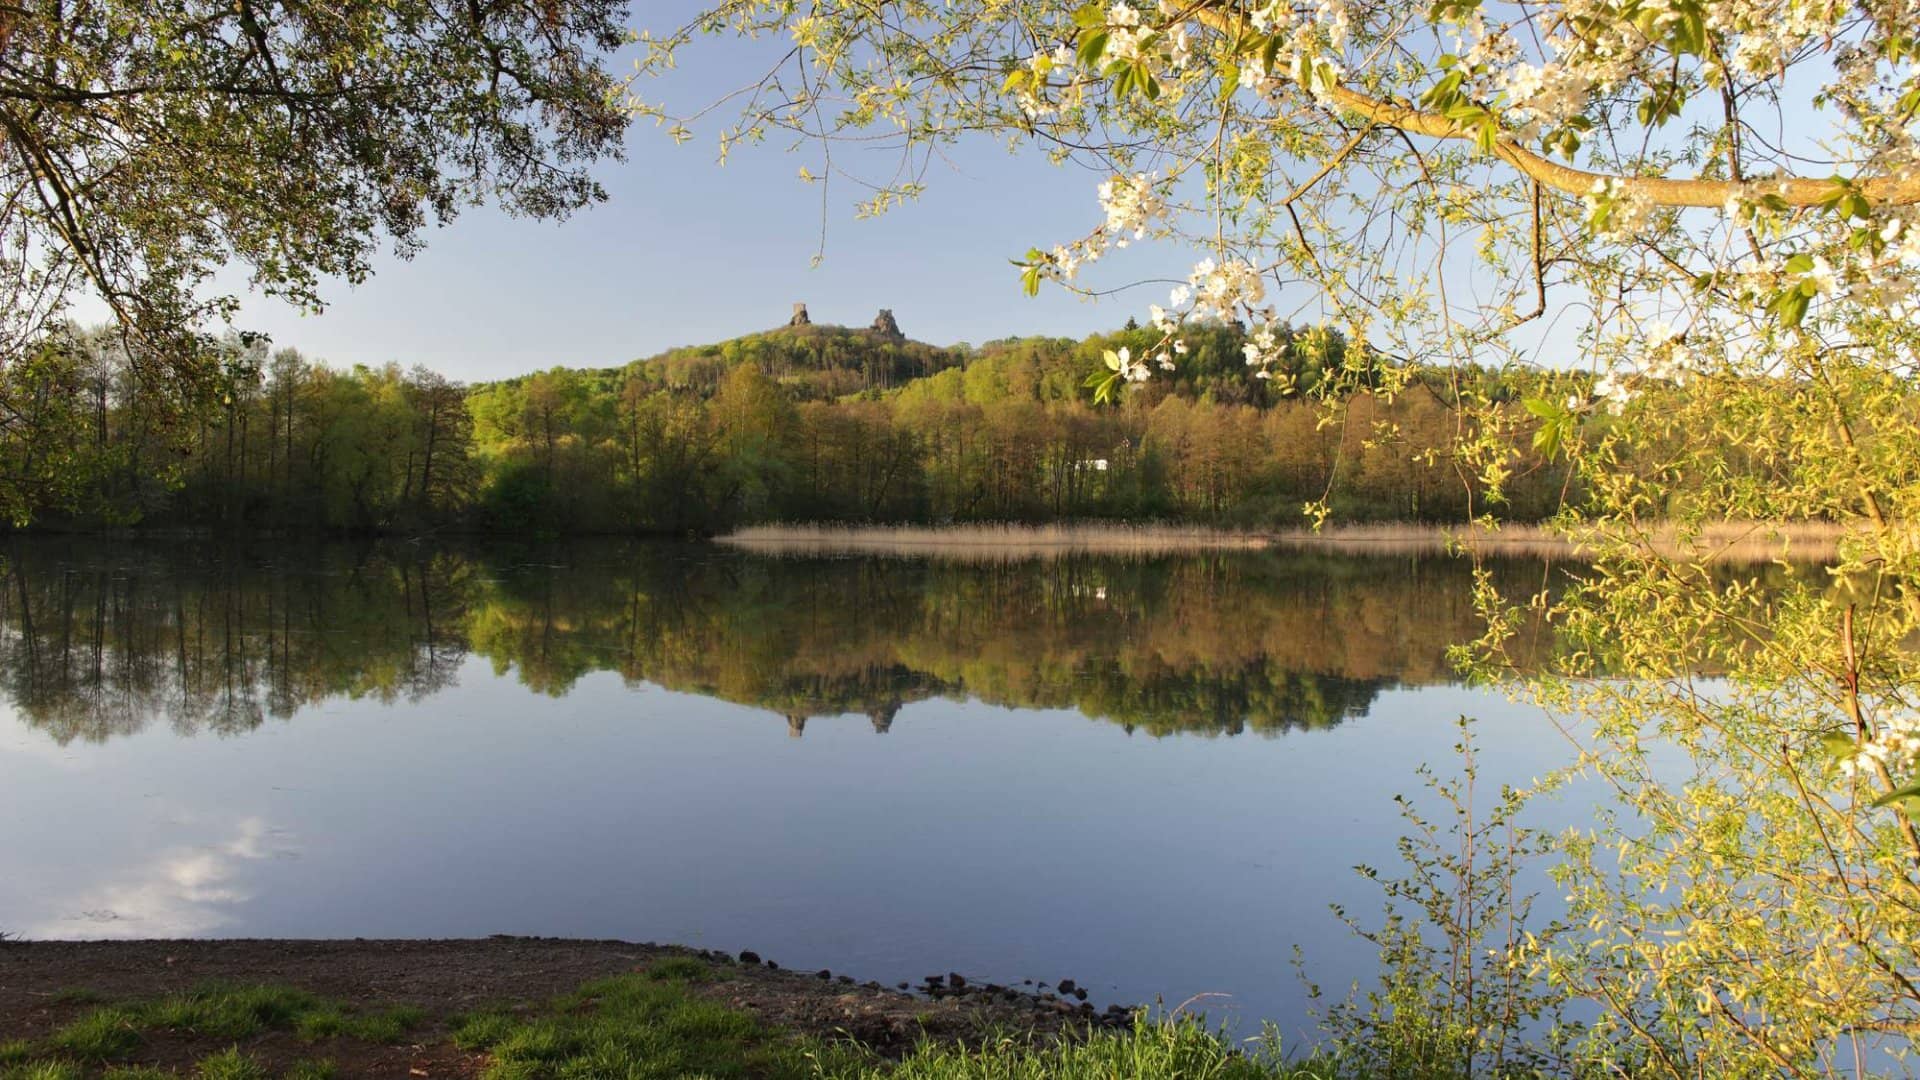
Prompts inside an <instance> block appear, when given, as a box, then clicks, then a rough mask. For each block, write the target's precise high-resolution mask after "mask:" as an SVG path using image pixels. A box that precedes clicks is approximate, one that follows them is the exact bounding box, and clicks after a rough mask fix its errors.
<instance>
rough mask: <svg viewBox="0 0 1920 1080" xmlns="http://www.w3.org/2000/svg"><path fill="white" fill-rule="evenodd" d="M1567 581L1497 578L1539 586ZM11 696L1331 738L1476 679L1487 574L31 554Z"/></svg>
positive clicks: (86, 547)
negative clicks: (988, 723) (1088, 726)
mask: <svg viewBox="0 0 1920 1080" xmlns="http://www.w3.org/2000/svg"><path fill="white" fill-rule="evenodd" d="M1543 569H1544V568H1543V567H1542V566H1541V565H1540V564H1530V565H1529V564H1517V563H1516V564H1512V565H1509V566H1502V567H1499V568H1497V573H1498V574H1500V575H1501V576H1503V577H1504V578H1506V579H1508V580H1507V584H1509V585H1511V586H1512V587H1513V588H1514V589H1516V590H1519V589H1521V588H1535V587H1538V586H1539V584H1540V583H1541V581H1542V580H1543ZM4 575H5V579H6V582H5V585H6V587H5V589H4V590H0V681H3V682H4V690H5V693H6V694H7V696H8V697H9V698H10V699H11V700H12V701H13V702H14V703H15V705H16V707H17V708H18V709H19V711H20V712H21V714H22V715H23V716H25V717H26V718H27V719H28V720H29V721H30V722H31V723H33V724H34V725H36V726H38V727H40V728H42V729H43V730H46V731H48V732H49V733H51V734H52V735H53V736H54V737H55V738H57V739H59V740H61V741H62V742H65V741H68V740H71V739H74V738H83V739H90V740H102V739H105V738H107V737H109V736H111V735H115V734H125V733H130V732H133V731H137V730H139V729H140V728H142V727H143V726H145V725H146V724H147V723H149V722H151V721H152V720H153V719H154V718H156V717H165V718H166V719H167V721H168V722H169V723H170V724H171V725H172V726H173V727H174V728H175V729H176V730H178V731H180V732H183V733H198V732H213V733H230V732H238V731H246V730H249V729H251V728H253V727H256V726H258V725H259V724H260V723H262V722H263V721H264V719H265V718H266V717H268V716H274V717H286V716H289V715H291V714H292V713H293V712H294V711H296V710H297V709H299V708H300V707H302V706H304V705H308V704H311V703H314V702H318V701H322V700H325V699H327V698H330V697H335V696H341V695H345V696H349V697H354V698H359V697H369V696H370V697H373V698H375V699H378V700H381V701H394V700H401V699H404V700H408V701H418V700H420V699H421V698H424V697H426V696H427V695H430V694H432V693H434V692H436V691H437V690H439V689H441V688H443V687H446V686H448V685H450V684H451V683H452V682H453V680H454V678H455V675H456V672H457V670H458V668H459V666H460V664H461V663H462V661H463V660H464V659H465V658H466V657H467V655H468V654H469V653H474V654H478V655H481V656H484V657H487V658H488V659H489V660H491V661H492V663H493V666H494V668H495V670H496V671H498V672H501V673H503V674H504V673H506V672H508V671H511V672H512V673H513V674H514V676H515V677H516V678H517V679H518V680H519V681H520V682H521V683H522V684H524V685H526V686H527V687H529V688H531V689H534V690H536V691H539V692H541V693H545V694H551V695H555V696H558V695H562V694H565V693H567V692H568V691H569V690H570V689H571V688H572V686H573V685H574V683H575V682H576V681H577V680H578V679H580V678H581V677H583V676H585V675H588V674H591V673H594V672H601V671H611V672H617V673H619V674H620V675H621V677H623V678H624V679H626V680H628V681H629V682H642V681H644V682H649V683H654V684H658V685H661V686H664V687H667V688H669V689H672V690H677V691H685V692H691V693H697V694H703V695H706V696H709V697H715V698H720V699H724V700H727V701H731V702H736V703H740V704H745V705H751V706H755V707H758V708H763V709H767V710H770V711H771V712H773V713H775V714H778V715H779V716H782V717H785V718H787V720H788V726H789V730H790V731H791V732H792V733H793V734H796V735H797V734H800V733H801V731H802V730H803V729H804V728H805V725H806V720H807V719H808V718H809V717H818V716H824V715H836V716H837V715H845V714H864V715H865V716H866V717H867V718H868V719H869V721H870V722H871V724H872V727H873V729H874V731H876V732H885V731H887V730H889V729H890V728H891V727H892V725H893V722H894V717H895V714H896V713H897V712H898V710H899V709H900V707H901V706H902V705H903V704H906V703H910V702H914V701H920V700H925V699H927V698H931V697H953V698H977V699H979V700H981V701H984V702H987V703H990V704H996V705H1006V706H1015V707H1025V708H1069V709H1078V710H1080V711H1082V712H1084V713H1086V714H1087V715H1090V716H1096V717H1101V718H1105V719H1108V720H1111V721H1113V722H1115V723H1118V724H1121V725H1123V726H1125V727H1126V728H1127V730H1129V731H1133V730H1143V731H1147V732H1150V733H1153V734H1165V733H1170V732H1181V731H1191V732H1205V733H1220V734H1237V733H1239V732H1242V731H1246V730H1253V731H1264V732H1275V731H1284V730H1288V729H1292V728H1316V727H1325V726H1329V725H1332V724H1337V723H1339V722H1340V721H1341V720H1343V719H1346V718H1348V717H1352V716H1358V715H1363V714H1364V713H1365V712H1366V710H1367V708H1368V707H1369V706H1370V705H1371V703H1372V701H1373V699H1374V697H1375V696H1376V695H1377V694H1378V693H1379V692H1380V690H1382V689H1383V688H1386V687H1390V686H1394V685H1419V684H1427V683H1432V682H1436V681H1444V680H1446V679H1447V678H1449V669H1448V668H1447V665H1446V660H1445V650H1446V647H1447V646H1448V645H1449V644H1451V643H1454V642H1457V641H1460V640H1463V639H1464V638H1466V637H1468V636H1471V635H1472V634H1474V633H1475V632H1476V631H1477V629H1478V626H1477V622H1476V620H1475V617H1474V614H1473V611H1472V606H1471V603H1470V599H1469V592H1468V591H1469V586H1470V574H1469V571H1468V569H1467V568H1466V566H1465V565H1463V564H1461V563H1457V562H1452V561H1446V560H1431V559H1428V560H1420V559H1354V558H1343V557H1332V556H1321V555H1301V554H1285V555H1282V554H1273V553H1254V554H1246V553H1234V554H1210V555H1203V556H1191V557H1181V558H1163V559H1150V560H1140V561H1128V560H1116V559H1111V558H1100V557H1083V558H1064V559H1056V560H1046V561H1036V562H1030V563H1008V564H976V565H956V564H939V563H928V562H915V561H907V560H895V559H845V558H842V559H831V558H819V559H766V558H759V557H755V556H750V555H745V554H741V553H737V552H731V551H725V550H720V549H714V548H671V547H663V546H657V545H655V546H648V545H639V544H576V545H572V546H569V547H565V548H561V549H558V550H556V551H540V552H534V553H525V552H518V553H516V552H512V551H501V550H471V551H470V550H458V549H452V548H444V549H435V548H422V547H419V546H416V545H406V544H395V545H375V546H346V545H337V546H329V547H322V548H313V549H310V550H305V551H288V550H286V549H276V550H272V551H260V550H243V551H226V552H209V551H207V550H206V549H205V548H204V547H200V546H194V545H185V544H182V545H150V544H140V545H128V544H123V545H115V544H107V543H92V544H85V543H83V544H73V543H70V542H66V541H59V542H55V541H50V540H32V541H20V542H17V543H15V544H14V546H13V547H12V549H11V550H10V552H9V554H8V557H7V560H6V563H5V567H4Z"/></svg>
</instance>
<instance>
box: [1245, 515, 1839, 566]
mask: <svg viewBox="0 0 1920 1080" xmlns="http://www.w3.org/2000/svg"><path fill="white" fill-rule="evenodd" d="M1848 535H1849V530H1848V528H1847V527H1846V526H1843V525H1837V524H1833V523H1830V522H1817V521H1799V522H1759V521H1720V522H1714V523H1711V524H1708V525H1705V526H1702V527H1701V528H1699V529H1698V530H1697V531H1696V532H1693V533H1683V532H1682V530H1681V529H1680V527H1679V526H1676V525H1668V524H1662V525H1655V526H1650V527H1649V528H1648V529H1647V530H1646V531H1645V532H1644V533H1643V534H1642V536H1641V538H1640V542H1641V543H1642V544H1643V546H1645V547H1646V548H1649V549H1651V550H1653V551H1654V552H1657V553H1658V554H1660V555H1663V556H1669V557H1671V556H1688V557H1691V556H1694V555H1700V556H1704V557H1705V558H1706V559H1707V561H1709V562H1723V563H1761V562H1771V561H1774V560H1778V559H1783V558H1784V559H1791V560H1793V561H1795V562H1808V563H1814V562H1831V561H1833V560H1835V559H1837V558H1838V557H1839V554H1840V544H1841V542H1842V541H1844V540H1845V539H1846V538H1847V536H1848ZM1270 539H1271V541H1272V543H1273V544H1274V545H1275V546H1277V547H1289V548H1317V549H1323V550H1334V551H1351V552H1354V553H1356V554H1357V553H1362V552H1364V553H1370V554H1378V555H1433V554H1441V553H1444V552H1447V551H1451V550H1455V549H1465V550H1468V551H1473V552H1478V553H1484V554H1489V555H1501V556H1507V557H1511V558H1533V559H1567V560H1574V561H1579V560H1585V559H1591V558H1592V557H1593V554H1594V552H1593V550H1592V549H1591V548H1590V547H1588V546H1587V545H1586V544H1583V543H1581V542H1580V541H1578V540H1569V539H1568V538H1567V537H1566V536H1564V535H1562V534H1560V533H1558V532H1555V531H1554V530H1552V529H1550V528H1547V527H1546V526H1542V525H1503V526H1501V527H1500V528H1499V529H1497V530H1492V529H1487V528H1484V527H1481V526H1478V525H1456V526H1436V525H1417V524H1386V525H1335V526H1329V527H1327V528H1324V529H1321V530H1320V531H1319V532H1317V533H1316V532H1312V531H1310V530H1307V529H1287V530H1282V531H1279V532H1276V533H1273V534H1272V535H1271V537H1270Z"/></svg>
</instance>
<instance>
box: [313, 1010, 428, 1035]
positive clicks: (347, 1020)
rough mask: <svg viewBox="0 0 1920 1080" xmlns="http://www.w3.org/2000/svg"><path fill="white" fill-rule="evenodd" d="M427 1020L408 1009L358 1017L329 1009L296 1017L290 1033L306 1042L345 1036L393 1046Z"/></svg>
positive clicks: (357, 1015)
mask: <svg viewBox="0 0 1920 1080" xmlns="http://www.w3.org/2000/svg"><path fill="white" fill-rule="evenodd" d="M426 1018H427V1014H426V1013H424V1012H421V1011H420V1010H419V1009H416V1008H413V1007H411V1006H399V1007H396V1008H392V1009H382V1010H380V1011H378V1012H372V1013H364V1014H359V1013H351V1012H347V1011H345V1010H343V1009H341V1008H339V1007H338V1006H333V1005H328V1006H325V1007H322V1008H316V1009H314V1010H312V1011H310V1012H306V1013H303V1014H301V1015H300V1016H298V1017H296V1018H295V1019H294V1022H293V1030H294V1033H295V1034H297V1035H299V1036H300V1037H301V1038H302V1039H305V1040H307V1041H308V1042H313V1041H315V1040H318V1039H331V1038H337V1037H341V1036H344V1037H346V1038H350V1039H359V1040H361V1041H363V1042H376V1043H394V1042H399V1041H400V1040H401V1039H404V1038H406V1036H407V1033H408V1032H411V1031H412V1030H413V1029H415V1028H417V1027H419V1026H420V1024H421V1023H422V1022H424V1021H425V1020H426Z"/></svg>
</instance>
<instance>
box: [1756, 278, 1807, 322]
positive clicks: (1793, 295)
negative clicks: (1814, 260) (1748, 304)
mask: <svg viewBox="0 0 1920 1080" xmlns="http://www.w3.org/2000/svg"><path fill="white" fill-rule="evenodd" d="M1812 302H1813V298H1812V297H1810V296H1808V295H1807V294H1806V293H1805V292H1804V291H1802V290H1801V289H1800V288H1799V287H1798V286H1789V287H1787V288H1785V289H1782V290H1780V294H1779V295H1778V296H1776V297H1774V298H1773V303H1771V304H1769V305H1767V309H1768V310H1769V311H1772V312H1773V314H1774V317H1775V318H1776V319H1778V320H1779V322H1780V325H1781V326H1784V327H1786V328H1787V329H1789V330H1791V329H1793V328H1794V327H1796V326H1799V325H1800V323H1801V320H1803V319H1805V318H1806V317H1807V306H1808V305H1809V304H1811V303H1812Z"/></svg>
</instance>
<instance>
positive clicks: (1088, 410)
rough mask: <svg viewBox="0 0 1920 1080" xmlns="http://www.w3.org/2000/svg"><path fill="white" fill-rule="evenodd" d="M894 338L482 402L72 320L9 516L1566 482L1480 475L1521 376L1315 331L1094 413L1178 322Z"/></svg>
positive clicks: (10, 392) (520, 523) (20, 388)
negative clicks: (1409, 373)
mask: <svg viewBox="0 0 1920 1080" xmlns="http://www.w3.org/2000/svg"><path fill="white" fill-rule="evenodd" d="M884 322H885V325H883V326H880V327H878V328H875V329H847V328H843V327H833V326H819V325H803V326H793V327H787V328H783V329H780V330H775V331H770V332H767V333H760V334H754V335H749V336H747V337H742V338H738V339H735V340H732V341H728V342H725V343H723V344H719V345H712V346H705V347H698V348H682V349H675V350H672V351H669V352H667V353H665V354H662V355H660V356H656V357H652V358H649V359H644V360H639V361H635V362H633V363H631V364H628V365H626V366H624V367H616V368H604V369H569V368H561V367H556V368H553V369H551V370H547V371H541V372H538V373H535V374H531V375H527V376H524V377H519V378H514V379H508V380H504V381H500V382H494V383H484V384H477V385H473V386H466V385H462V384H460V383H457V382H454V381H451V380H449V379H447V378H445V377H443V376H441V375H439V374H437V373H435V372H432V371H428V370H426V369H424V368H421V367H413V368H411V369H405V368H402V367H401V366H399V365H397V364H392V365H388V366H385V367H378V368H370V367H354V368H352V369H350V370H341V369H338V368H334V367H329V366H327V365H326V364H324V363H320V362H317V361H314V360H311V359H309V358H307V357H305V356H303V355H302V354H300V353H299V352H298V351H296V350H293V349H284V348H283V349H272V348H270V347H269V345H268V344H267V343H266V342H263V341H259V340H252V339H240V338H237V337H235V338H229V339H225V340H219V341H209V342H207V343H206V347H207V349H208V350H209V351H210V352H211V353H213V354H214V355H213V359H214V360H215V361H216V362H215V363H211V364H209V365H206V370H208V371H210V372H213V373H214V374H212V375H210V376H209V377H208V378H207V379H205V380H202V381H201V382H199V383H196V384H192V385H189V384H185V383H181V382H179V381H163V380H159V379H155V378H151V377H149V376H148V369H149V365H145V364H142V363H141V362H140V358H139V356H138V354H137V350H130V349H129V347H128V345H127V343H126V342H125V341H124V340H123V339H122V338H120V337H119V336H118V335H116V334H114V333H112V332H109V331H107V330H95V331H79V330H75V331H71V332H69V333H67V334H64V335H61V336H60V337H59V338H58V339H57V340H53V341H49V342H48V343H46V344H45V345H44V346H43V347H42V348H41V349H40V350H38V351H37V352H36V354H35V355H34V356H33V357H32V358H31V359H30V360H28V361H27V362H24V363H21V364H17V365H15V366H13V367H12V368H9V369H8V370H7V371H6V373H5V375H4V379H3V380H0V382H3V383H4V385H0V408H3V411H4V422H0V488H3V490H0V499H4V503H5V505H4V509H5V510H6V511H8V512H9V513H10V515H11V516H12V517H13V518H14V519H15V520H19V521H24V520H27V519H28V518H31V519H32V520H33V521H34V522H35V523H36V524H39V525H51V526H58V527H66V528H92V527H101V526H131V525H149V526H154V525H157V526H217V527H223V528H253V529H277V530H289V529H314V528H322V529H332V530H343V531H365V532H387V533H400V534H407V535H418V534H420V533H424V532H428V531H439V530H444V531H490V532H539V533H547V534H555V533H567V532H604V533H656V534H671V535H689V534H703V533H711V532H714V531H719V530H724V529H727V528H730V527H735V526H738V525H742V524H750V523H760V522H768V521H793V520H810V521H846V522H915V523H939V522H958V521H1029V522H1038V521H1058V520H1075V519H1109V520H1113V519H1124V520H1180V521H1196V522H1206V523H1213V524H1221V525H1234V526H1249V527H1259V526H1272V525H1289V524H1294V523H1297V522H1298V521H1299V520H1300V519H1301V514H1302V506H1303V505H1304V504H1305V503H1307V502H1308V501H1309V500H1325V501H1326V502H1327V503H1328V504H1329V505H1330V506H1331V507H1332V509H1333V510H1334V511H1335V512H1336V513H1337V514H1340V515H1342V516H1344V517H1346V518H1349V519H1358V520H1366V519H1392V520H1407V521H1451V520H1460V519H1462V518H1463V517H1465V516H1468V515H1470V514H1473V513H1483V512H1488V511H1492V512H1495V513H1498V514H1500V515H1501V516H1504V517H1508V518H1512V519H1516V520H1527V519H1534V518H1538V517H1541V516H1544V515H1546V514H1549V513H1551V512H1552V511H1553V510H1554V509H1555V507H1556V506H1557V505H1559V503H1560V501H1561V500H1562V499H1563V498H1564V497H1565V496H1566V495H1567V493H1568V490H1569V488H1568V477H1567V475H1566V471H1565V468H1564V466H1563V465H1560V464H1557V463H1553V462H1550V461H1548V460H1546V459H1544V458H1542V457H1540V456H1539V455H1538V454H1536V453H1534V452H1533V451H1532V449H1531V447H1530V445H1529V444H1528V441H1527V439H1526V437H1525V433H1526V431H1527V426H1526V424H1525V423H1524V422H1523V423H1520V424H1516V425H1515V429H1516V431H1517V432H1519V434H1516V435H1514V436H1512V441H1513V443H1514V446H1513V449H1512V469H1511V471H1512V475H1513V479H1512V481H1511V482H1510V483H1509V484H1508V485H1507V489H1506V491H1505V492H1504V495H1505V501H1503V502H1499V503H1497V504H1496V503H1490V502H1489V500H1487V499H1486V497H1485V494H1486V493H1485V492H1483V491H1481V490H1480V489H1479V488H1478V486H1477V485H1476V483H1475V482H1474V481H1472V480H1471V479H1469V477H1470V476H1471V475H1472V470H1467V469H1461V468H1458V467H1456V463H1455V461H1454V460H1453V456H1452V454H1453V451H1452V448H1453V447H1454V446H1456V445H1457V444H1458V442H1459V440H1460V439H1461V438H1462V436H1463V434H1466V431H1465V430H1464V429H1465V426H1466V425H1467V424H1468V423H1469V421H1467V420H1466V419H1465V418H1464V413H1463V412H1462V411H1461V410H1460V409H1458V408H1457V407H1456V405H1457V403H1458V402H1459V400H1460V395H1461V392H1462V386H1461V380H1462V379H1467V380H1473V381H1475V382H1476V383H1477V384H1478V385H1477V386H1476V387H1475V389H1476V390H1477V391H1478V392H1480V393H1483V394H1484V393H1491V395H1492V396H1493V397H1494V398H1495V399H1496V400H1505V401H1506V402H1507V404H1506V405H1505V406H1499V407H1503V408H1506V409H1508V410H1510V411H1511V413H1512V415H1513V416H1515V417H1517V418H1521V419H1522V420H1524V413H1523V412H1522V411H1521V407H1520V405H1519V403H1518V399H1519V396H1520V393H1521V390H1522V389H1523V384H1522V383H1521V382H1520V381H1519V380H1521V379H1524V376H1514V377H1505V378H1503V377H1500V376H1496V375H1495V374H1493V373H1488V372H1481V371H1474V370H1468V371H1464V372H1463V371H1451V372H1448V373H1445V375H1444V377H1441V376H1433V377H1422V378H1416V379H1415V380H1414V381H1412V382H1411V384H1410V385H1408V386H1407V387H1406V388H1404V389H1402V390H1400V391H1399V392H1398V393H1396V394H1393V395H1390V396H1389V395H1383V394H1380V393H1377V392H1376V390H1377V385H1376V384H1377V383H1378V381H1379V380H1378V376H1379V374H1380V373H1381V369H1380V368H1379V367H1378V366H1377V365H1380V364H1382V363H1383V361H1380V360H1378V359H1377V358H1371V357H1356V356H1353V355H1349V351H1348V350H1347V349H1345V348H1344V346H1343V343H1342V342H1341V341H1340V340H1339V339H1338V338H1337V337H1330V336H1327V335H1307V334H1302V335H1300V336H1299V337H1298V338H1297V339H1293V340H1290V341H1289V348H1288V351H1287V356H1288V361H1287V363H1286V364H1285V365H1283V366H1284V368H1285V370H1284V371H1282V372H1280V373H1279V374H1281V375H1282V376H1284V378H1278V379H1274V380H1262V379H1257V378H1254V377H1253V376H1252V373H1251V371H1250V369H1248V368H1247V366H1246V365H1245V363H1244V361H1243V360H1242V357H1241V348H1242V345H1243V344H1244V339H1243V334H1242V331H1241V330H1239V329H1238V328H1237V327H1235V326H1232V325H1213V326H1204V327H1198V328H1194V329H1193V330H1192V332H1191V333H1189V334H1188V335H1187V341H1188V345H1189V351H1188V353H1187V355H1186V356H1185V357H1183V358H1182V361H1181V364H1180V367H1179V370H1178V371H1177V372H1176V373H1174V374H1173V375H1172V376H1171V377H1168V378H1162V379H1155V380H1153V381H1152V382H1151V383H1149V384H1145V385H1143V386H1142V387H1140V388H1138V389H1135V390H1133V391H1132V392H1130V393H1128V394H1127V395H1126V396H1125V397H1124V399H1123V400H1122V401H1120V402H1119V403H1118V404H1115V405H1096V404H1095V403H1094V402H1093V401H1092V397H1091V393H1092V392H1091V391H1090V390H1089V389H1088V387H1087V380H1088V376H1089V375H1090V374H1092V373H1095V372H1100V371H1103V370H1104V366H1103V355H1104V354H1105V353H1106V352H1107V351H1108V350H1117V349H1121V348H1127V349H1132V350H1136V351H1144V350H1145V349H1147V348H1148V347H1149V346H1150V345H1151V344H1152V334H1151V332H1147V331H1141V330H1139V329H1134V328H1129V329H1127V330H1122V331H1119V332H1116V333H1112V334H1103V335H1096V336H1094V337H1091V338H1088V339H1086V340H1084V341H1078V342H1075V341H1070V340H1064V339H1048V338H1017V339H1008V340H1003V341H995V342H991V343H988V344H985V345H982V346H979V347H973V346H968V345H958V346H953V347H935V346H931V345H926V344H922V343H919V342H914V341H911V340H909V339H907V338H906V337H904V336H903V335H901V334H900V333H899V332H898V330H897V328H896V327H893V326H892V325H891V320H890V319H888V320H884ZM1282 385H1284V386H1285V387H1286V389H1285V391H1284V392H1283V391H1282V389H1281V386H1282Z"/></svg>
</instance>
